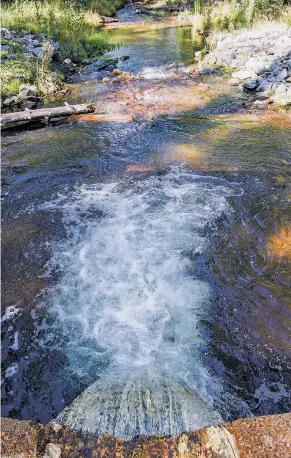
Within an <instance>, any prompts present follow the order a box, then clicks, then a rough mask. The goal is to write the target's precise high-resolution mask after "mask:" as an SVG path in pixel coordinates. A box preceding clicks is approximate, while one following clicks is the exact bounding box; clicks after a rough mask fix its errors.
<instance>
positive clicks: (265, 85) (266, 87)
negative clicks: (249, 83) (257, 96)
mask: <svg viewBox="0 0 291 458" xmlns="http://www.w3.org/2000/svg"><path fill="white" fill-rule="evenodd" d="M271 89H272V82H271V81H268V80H267V79H263V80H261V82H260V84H259V86H258V87H257V89H256V91H257V92H268V91H270V90H271Z"/></svg>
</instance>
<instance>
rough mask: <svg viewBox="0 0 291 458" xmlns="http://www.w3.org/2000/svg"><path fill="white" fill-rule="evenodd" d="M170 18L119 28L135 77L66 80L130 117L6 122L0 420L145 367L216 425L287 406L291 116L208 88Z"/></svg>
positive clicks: (40, 409)
mask: <svg viewBox="0 0 291 458" xmlns="http://www.w3.org/2000/svg"><path fill="white" fill-rule="evenodd" d="M130 8H132V7H130ZM129 13H130V14H131V13H132V10H131V9H130V10H128V9H126V10H125V13H123V14H124V16H122V18H123V20H124V21H125V23H126V20H127V19H129V20H132V16H131V15H129V16H127V15H128V14H129ZM134 17H135V16H134ZM157 24H158V25H157ZM163 24H164V27H161V23H160V22H158V21H156V22H155V21H154V22H153V21H150V22H149V23H147V22H146V23H145V24H144V19H143V18H139V22H137V25H136V26H135V28H133V27H128V28H126V27H123V28H121V27H120V28H116V29H112V30H110V33H111V34H112V39H113V41H114V42H115V43H116V45H119V46H118V47H117V48H116V49H115V50H114V51H112V52H111V53H109V55H110V56H117V57H122V56H128V57H129V58H127V59H124V60H123V61H122V62H120V65H119V68H121V69H122V70H124V71H127V72H131V73H133V74H135V75H137V74H139V75H141V76H142V78H138V79H136V80H134V81H132V82H131V83H130V84H127V85H126V84H118V85H109V84H106V83H100V82H98V83H96V81H94V80H92V81H88V82H85V83H79V84H76V85H74V87H73V88H72V93H71V96H70V98H69V101H70V102H89V101H90V102H97V105H98V104H99V106H100V109H101V111H102V112H104V113H107V114H115V113H119V114H120V113H125V114H128V113H132V112H133V110H134V120H133V121H128V120H127V121H114V120H113V121H111V122H101V123H95V122H91V120H90V119H88V118H87V119H86V117H84V118H83V120H82V119H81V121H82V122H78V121H77V120H76V121H73V122H68V123H63V124H60V125H56V126H54V127H52V126H46V127H43V128H42V129H25V128H23V129H20V130H18V131H16V132H15V131H14V132H11V131H8V133H5V134H4V138H3V159H2V160H3V226H2V227H3V242H2V243H3V248H2V255H3V264H4V268H3V310H4V316H3V318H2V320H3V342H4V346H3V353H2V355H3V363H4V371H3V384H2V390H3V391H2V396H3V397H2V399H3V415H4V416H10V417H13V418H19V419H32V420H35V421H40V422H48V421H50V420H52V419H54V418H55V417H56V416H57V415H58V414H59V413H60V412H61V411H62V409H63V408H64V407H66V406H68V405H69V404H70V403H71V402H72V401H73V399H74V398H76V396H78V395H79V394H80V393H81V392H82V391H83V390H84V389H85V388H86V387H88V386H89V385H91V384H92V383H93V382H96V381H98V383H99V385H98V389H99V390H102V389H103V388H102V380H103V379H104V380H105V381H106V386H107V387H108V386H111V385H114V383H115V382H116V385H118V383H120V380H122V379H123V377H127V379H126V380H128V378H130V377H132V379H133V380H137V379H136V377H137V375H136V374H139V377H140V378H143V377H144V375H143V374H145V373H146V374H147V375H145V377H148V378H149V379H150V380H158V382H151V387H152V388H151V389H152V390H154V388H153V385H154V384H155V383H157V386H160V385H162V384H163V377H164V379H165V380H168V379H169V380H171V379H173V380H180V381H181V383H183V384H185V386H186V387H188V388H189V389H190V390H195V391H196V393H198V395H199V396H200V398H201V399H202V400H203V401H204V402H205V404H206V405H207V406H208V407H209V408H210V409H212V410H213V412H215V414H214V417H213V418H218V417H217V416H215V415H219V416H220V417H221V418H222V420H224V421H228V420H233V419H236V418H238V417H243V416H252V415H264V414H272V413H279V412H286V411H288V410H290V407H291V405H290V376H291V373H290V324H291V311H290V299H291V297H290V275H289V272H290V259H291V255H290V247H289V248H288V241H289V243H290V206H289V200H288V199H290V153H291V140H290V126H289V124H288V121H286V119H285V118H284V116H275V115H274V116H269V117H266V118H264V117H260V116H256V115H249V114H247V113H246V110H244V109H242V108H241V106H242V103H243V101H244V100H247V96H245V95H244V94H241V93H240V91H239V89H237V88H231V87H228V86H227V85H226V82H225V79H224V77H222V76H218V75H205V76H204V77H203V84H208V85H209V88H210V89H209V90H205V91H203V90H202V91H200V89H201V88H197V84H193V79H191V78H190V77H189V75H188V74H185V73H184V70H183V69H184V67H185V66H187V65H190V64H191V63H192V62H193V58H194V52H195V50H197V49H198V48H199V40H198V42H197V41H195V40H194V41H193V37H192V34H191V29H190V28H189V27H170V25H171V24H167V23H165V22H163ZM202 89H203V88H202ZM238 102H239V103H238ZM145 371H146V372H145ZM148 371H150V374H151V375H150V376H148ZM155 373H158V375H157V376H156V377H155ZM111 374H112V375H111ZM116 374H117V375H116ZM140 374H141V375H140ZM161 374H162V375H161ZM108 378H109V379H110V382H108ZM114 380H115V382H114ZM161 380H162V381H161ZM138 383H140V382H138ZM138 383H137V385H138ZM143 383H144V382H141V385H142V384H143ZM100 384H101V385H100ZM175 386H176V385H173V387H175ZM183 386H184V385H183ZM147 388H148V387H147ZM141 389H144V388H141ZM171 389H172V391H175V388H171ZM112 390H113V391H114V388H112ZM170 391H171V390H170ZM183 396H184V395H183ZM157 402H158V401H157ZM160 402H164V401H163V399H161V400H160ZM183 405H184V404H183V403H181V406H182V407H181V408H183ZM173 418H174V417H173ZM174 420H175V419H174ZM193 421H194V420H193ZM193 421H192V419H191V420H190V421H189V423H187V422H186V423H184V424H176V425H174V424H171V425H170V426H169V427H165V428H164V429H163V430H162V432H163V433H173V432H180V431H181V430H182V429H183V428H184V429H185V428H195V425H196V424H195V422H194V423H193ZM195 421H196V420H195ZM214 422H215V421H214ZM102 428H103V429H102ZM104 428H105V430H106V425H105V426H104V425H103V426H102V427H101V429H100V431H101V432H104ZM167 428H168V429H167ZM155 432H156V430H155V429H151V428H149V427H148V426H147V424H146V422H145V423H144V424H142V425H139V426H138V425H135V427H134V428H133V430H132V431H131V435H135V434H140V433H147V434H151V433H155Z"/></svg>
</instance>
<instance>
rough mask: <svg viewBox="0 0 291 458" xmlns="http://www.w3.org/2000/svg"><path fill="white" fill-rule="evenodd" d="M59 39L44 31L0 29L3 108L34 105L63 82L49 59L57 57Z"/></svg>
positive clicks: (12, 108)
mask: <svg viewBox="0 0 291 458" xmlns="http://www.w3.org/2000/svg"><path fill="white" fill-rule="evenodd" d="M59 50H60V46H59V43H58V42H53V41H52V40H49V39H48V38H47V37H46V36H44V35H41V36H40V35H39V36H36V35H34V34H31V33H28V32H27V33H23V34H18V33H16V32H15V31H12V30H8V29H5V28H2V29H1V60H2V74H1V86H2V88H1V95H2V109H3V110H4V111H5V110H12V111H18V110H24V109H33V108H37V107H38V106H39V105H40V104H41V101H42V96H43V95H49V94H52V93H54V92H56V91H57V90H59V89H60V88H61V86H62V78H60V75H59V74H58V73H57V72H56V71H53V70H52V69H51V66H50V65H51V62H52V61H56V60H57V59H58V57H59Z"/></svg>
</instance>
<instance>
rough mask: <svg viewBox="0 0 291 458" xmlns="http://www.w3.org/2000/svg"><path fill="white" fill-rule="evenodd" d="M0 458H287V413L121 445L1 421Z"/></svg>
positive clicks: (290, 428) (290, 423)
mask: <svg viewBox="0 0 291 458" xmlns="http://www.w3.org/2000/svg"><path fill="white" fill-rule="evenodd" d="M1 435H2V455H1V456H2V457H3V458H16V457H17V458H37V457H42V458H69V457H71V458H72V457H73V458H77V457H78V458H80V457H82V458H87V457H88V458H93V457H95V458H99V457H100V458H101V457H103V458H152V457H153V458H287V457H290V456H291V414H289V413H288V414H282V415H270V416H265V417H257V418H248V419H241V420H237V421H235V422H233V423H226V424H224V425H220V426H211V427H207V428H204V429H202V430H200V431H194V432H190V433H184V434H181V435H178V436H170V437H164V438H157V437H144V436H141V437H137V438H134V439H132V440H130V441H123V440H121V439H117V438H114V437H112V436H109V435H102V436H92V435H91V436H90V435H84V434H81V433H78V432H75V431H71V430H70V429H69V428H66V427H64V426H61V425H57V424H54V425H53V424H48V425H42V424H36V423H33V422H30V421H18V420H12V419H9V418H3V419H2V432H1Z"/></svg>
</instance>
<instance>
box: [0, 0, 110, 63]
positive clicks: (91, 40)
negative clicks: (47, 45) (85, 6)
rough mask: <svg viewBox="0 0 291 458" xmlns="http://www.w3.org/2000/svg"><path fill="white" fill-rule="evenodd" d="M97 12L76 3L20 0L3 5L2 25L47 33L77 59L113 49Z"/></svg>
mask: <svg viewBox="0 0 291 458" xmlns="http://www.w3.org/2000/svg"><path fill="white" fill-rule="evenodd" d="M99 23H100V16H99V13H98V12H97V11H93V10H92V11H91V10H90V11H83V10H79V9H77V8H75V7H74V6H72V3H64V2H62V1H60V0H59V1H56V2H54V3H52V2H49V1H47V0H45V1H44V2H42V3H39V2H31V1H28V0H16V1H14V2H12V3H9V4H8V5H6V6H4V7H2V26H3V27H7V28H9V29H11V30H16V31H18V32H31V33H35V34H39V35H40V36H41V34H45V35H46V36H47V37H48V38H50V39H51V40H53V41H58V42H59V44H60V53H61V57H62V58H67V57H69V58H71V59H74V60H77V61H80V60H82V59H85V58H87V57H95V56H98V55H100V54H101V53H103V52H104V51H106V50H107V49H109V48H110V45H109V37H108V35H107V34H105V33H103V32H99V30H98V29H99Z"/></svg>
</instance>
